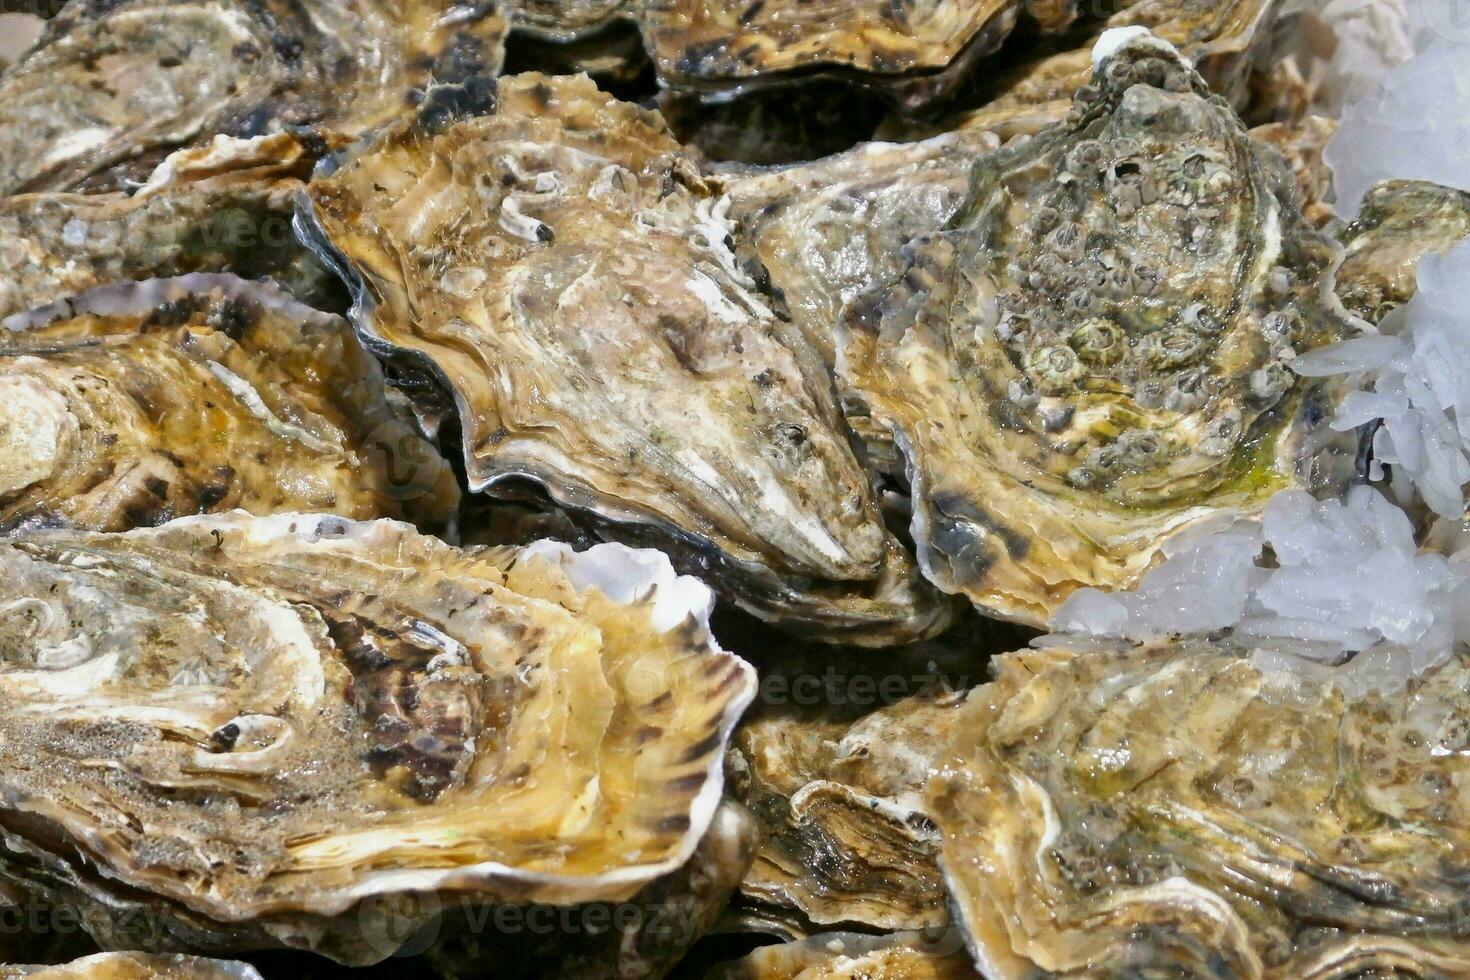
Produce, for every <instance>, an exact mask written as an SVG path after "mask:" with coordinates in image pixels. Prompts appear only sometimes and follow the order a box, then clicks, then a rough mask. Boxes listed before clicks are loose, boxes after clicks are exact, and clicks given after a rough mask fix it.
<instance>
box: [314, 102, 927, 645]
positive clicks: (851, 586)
mask: <svg viewBox="0 0 1470 980" xmlns="http://www.w3.org/2000/svg"><path fill="white" fill-rule="evenodd" d="M439 93H440V95H441V96H442V102H437V101H436V102H433V103H432V104H430V105H428V106H426V108H425V109H424V110H423V111H422V112H421V113H420V115H419V116H418V117H417V118H416V119H414V120H412V121H410V122H409V123H408V124H406V125H402V126H399V127H397V128H395V129H393V130H391V131H389V132H387V133H385V134H384V135H382V136H380V137H378V138H376V139H375V140H373V141H372V142H371V143H369V144H368V145H366V146H365V147H363V148H362V149H361V150H360V152H357V153H355V154H353V155H351V156H350V157H349V158H347V159H346V160H344V161H342V163H341V165H340V167H339V168H338V169H337V170H335V172H332V173H330V174H326V175H323V176H321V177H319V178H318V179H317V180H315V181H313V182H312V185H311V200H310V207H309V208H307V209H306V210H304V211H303V213H302V223H303V227H305V228H306V230H307V233H308V234H309V235H310V236H311V237H312V240H313V241H315V242H316V243H318V245H319V247H320V248H321V250H322V253H323V255H324V256H326V257H327V259H328V260H329V261H331V262H334V263H335V264H337V266H338V267H339V268H340V269H341V270H342V273H343V275H344V277H345V278H346V280H347V281H348V282H349V283H350V284H351V285H352V289H353V292H354V297H355V300H356V304H355V306H354V309H353V312H352V317H353V319H354V321H355V322H356V324H357V326H358V328H359V330H360V332H361V333H362V334H363V336H364V337H365V339H366V340H367V342H368V343H369V344H370V345H371V346H373V347H374V348H375V349H376V350H378V351H380V352H381V353H383V354H385V355H386V356H389V357H391V358H397V359H399V360H401V361H402V362H403V363H405V364H406V365H408V366H409V367H410V369H416V370H419V371H421V372H427V373H429V374H430V375H432V376H433V377H435V378H436V379H438V380H439V381H440V382H442V384H443V386H444V387H445V388H447V390H449V391H450V392H452V394H453V398H454V403H455V406H456V409H457V412H458V416H459V420H460V425H461V428H462V430H463V434H464V453H465V460H466V469H467V471H468V477H469V483H470V487H471V489H472V490H476V491H489V492H491V493H494V491H495V486H496V484H497V483H500V482H502V481H506V480H509V479H516V478H520V479H530V480H532V481H535V482H537V483H539V484H541V485H542V486H543V487H544V488H545V489H546V491H547V492H548V493H549V494H550V495H551V496H552V497H553V498H554V499H555V500H557V501H558V502H559V503H561V504H562V505H564V506H566V507H569V508H574V509H578V510H581V511H585V512H587V513H589V514H590V515H593V516H594V517H596V518H598V519H600V520H603V521H606V522H608V523H609V524H610V525H611V526H612V530H611V531H609V533H610V534H613V535H623V536H625V537H629V538H633V539H636V540H639V541H650V542H652V541H659V542H662V543H670V542H672V544H673V548H674V551H675V552H676V553H679V554H682V555H683V558H682V559H681V563H682V564H683V567H686V568H688V569H691V570H692V569H696V568H697V569H702V570H703V572H704V573H706V574H708V575H709V576H710V577H711V578H712V579H713V580H714V581H715V582H717V583H719V584H720V585H721V586H722V588H723V589H727V590H728V592H729V594H731V595H732V596H733V597H734V598H735V599H736V600H737V601H738V602H740V603H741V604H742V605H744V606H745V607H746V608H748V609H750V610H752V611H753V612H755V613H757V614H758V615H761V616H763V617H766V618H770V619H774V620H777V621H782V622H790V623H792V624H794V625H795V627H796V628H805V629H808V630H814V631H817V632H819V633H824V634H825V633H831V634H834V635H837V636H841V635H849V634H850V635H855V636H858V637H863V636H866V637H870V638H874V639H877V638H887V639H892V638H901V637H904V636H914V635H922V634H925V633H928V632H932V631H933V630H934V629H936V628H937V627H939V626H942V624H943V622H944V620H945V615H946V614H945V611H944V606H943V604H942V603H941V602H940V601H939V600H938V599H937V598H936V597H935V596H934V595H933V594H932V593H931V592H930V591H929V590H928V589H927V587H926V586H924V585H923V584H922V583H921V582H920V581H918V576H917V574H916V571H915V568H914V566H913V564H912V562H911V560H910V559H909V558H908V557H907V555H906V554H905V553H904V551H903V549H902V548H901V546H900V545H899V544H898V542H897V540H896V539H895V538H894V537H893V536H892V535H891V534H890V533H889V532H888V531H887V530H886V529H885V526H884V524H883V522H882V519H881V515H880V513H879V509H878V501H877V498H876V494H875V492H874V491H873V489H872V486H871V484H870V477H869V474H868V473H867V472H866V471H865V470H864V469H863V467H862V465H861V463H860V462H859V459H858V456H857V454H856V453H855V452H854V449H853V446H852V443H851V439H850V435H849V433H848V431H847V429H846V426H845V424H844V423H843V421H842V418H841V414H840V412H839V410H838V407H837V405H836V401H835V399H834V397H833V394H832V388H831V383H830V380H829V379H828V377H827V375H826V374H825V372H824V371H823V370H822V366H821V362H820V360H819V359H818V358H817V356H816V355H815V353H814V352H813V351H812V350H811V349H810V347H808V346H807V345H806V344H805V343H804V341H803V340H802V338H801V335H800V334H799V333H798V332H797V331H795V330H794V329H792V328H791V326H790V325H789V324H787V323H785V322H784V321H782V320H781V319H780V318H778V317H777V316H776V315H775V314H774V313H773V312H772V311H771V309H770V308H769V306H768V305H767V304H766V302H765V300H764V298H762V297H761V296H760V294H759V293H758V292H757V290H756V288H755V286H754V283H753V282H751V281H750V279H749V278H748V277H747V276H746V275H745V273H744V272H743V271H742V270H741V269H740V268H739V266H738V264H737V262H736V260H735V256H734V253H733V252H732V250H731V242H730V240H729V236H730V234H731V226H730V224H729V223H728V221H727V220H726V218H725V211H726V208H727V200H726V198H725V197H724V196H723V195H722V194H720V192H719V190H718V186H717V185H715V184H712V183H711V182H710V181H709V180H707V179H706V178H705V177H704V176H703V175H701V173H700V171H699V169H698V168H697V167H696V166H695V164H694V162H693V161H692V160H690V159H689V158H688V157H686V156H685V155H684V154H683V153H682V152H681V150H680V148H679V146H678V144H677V143H676V142H675V141H674V140H673V139H672V137H671V136H669V134H668V132H667V130H666V129H665V128H664V126H663V123H662V121H661V120H660V118H659V117H658V116H657V115H656V114H654V113H650V112H648V111H646V110H642V109H639V108H637V107H635V106H632V105H629V104H627V103H621V102H618V101H616V100H614V99H612V98H610V97H608V96H606V95H604V94H602V93H601V92H599V91H597V89H596V88H595V87H594V86H593V85H592V83H591V82H590V81H589V80H588V79H586V78H558V79H552V78H548V77H546V76H540V75H534V74H532V75H520V76H515V77H511V78H506V79H502V80H501V81H500V84H499V86H498V91H494V90H491V89H488V88H485V89H470V88H464V89H458V90H439ZM466 108H472V109H474V110H475V111H477V112H481V113H484V114H480V115H464V111H465V110H466Z"/></svg>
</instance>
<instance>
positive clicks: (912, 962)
mask: <svg viewBox="0 0 1470 980" xmlns="http://www.w3.org/2000/svg"><path fill="white" fill-rule="evenodd" d="M957 947H958V944H955V943H950V942H933V941H931V940H930V939H929V938H928V937H926V936H925V935H924V934H922V933H902V932H900V933H894V934H892V935H889V936H865V935H861V934H859V933H851V932H848V933H842V932H835V933H824V934H822V935H817V936H812V937H811V938H810V939H806V940H802V941H800V942H794V943H786V944H784V945H780V946H765V947H762V948H761V949H758V950H756V951H755V952H753V953H751V954H750V955H749V956H746V957H744V958H743V959H740V960H737V961H736V962H734V963H729V964H725V965H722V966H719V967H716V968H715V969H714V970H713V971H712V972H711V973H709V974H708V976H709V977H710V980H980V975H979V974H978V973H976V972H975V970H974V968H973V967H972V966H971V965H970V959H969V957H968V956H966V955H965V952H964V950H963V948H957Z"/></svg>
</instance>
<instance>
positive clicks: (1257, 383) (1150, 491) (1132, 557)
mask: <svg viewBox="0 0 1470 980" xmlns="http://www.w3.org/2000/svg"><path fill="white" fill-rule="evenodd" d="M1290 179H1291V178H1290V176H1289V175H1287V174H1286V173H1285V172H1284V168H1283V167H1281V166H1280V158H1279V157H1276V156H1275V155H1274V154H1263V153H1262V152H1260V150H1259V149H1258V148H1257V147H1256V146H1255V145H1254V144H1253V143H1252V142H1251V141H1250V139H1249V138H1248V136H1247V135H1246V132H1245V129H1244V127H1243V126H1242V124H1241V123H1240V121H1239V119H1237V118H1236V117H1235V115H1234V114H1233V113H1232V112H1231V111H1230V109H1229V107H1228V106H1227V105H1226V104H1225V103H1224V101H1223V100H1222V99H1220V98H1218V97H1211V96H1210V95H1209V94H1208V92H1207V90H1206V89H1205V86H1204V83H1203V81H1202V80H1201V79H1200V77H1199V76H1198V75H1197V74H1196V73H1194V72H1193V71H1192V70H1190V69H1189V68H1188V67H1187V66H1186V65H1185V64H1183V63H1182V62H1181V61H1180V60H1179V58H1178V56H1177V54H1175V53H1174V52H1173V50H1172V49H1171V48H1169V47H1168V46H1167V45H1164V44H1162V43H1161V42H1158V41H1156V40H1154V39H1149V38H1142V39H1135V40H1133V41H1131V42H1130V43H1127V44H1125V45H1124V46H1123V47H1122V48H1121V49H1120V50H1119V51H1118V52H1117V53H1116V54H1114V55H1113V56H1112V57H1109V58H1107V59H1105V60H1104V61H1103V63H1102V65H1101V67H1100V69H1099V71H1098V73H1097V75H1096V78H1095V84H1094V86H1092V87H1090V88H1089V89H1084V90H1083V91H1082V92H1081V93H1079V95H1078V97H1077V100H1076V103H1075V105H1074V108H1073V110H1072V111H1071V114H1070V115H1069V116H1068V119H1067V121H1066V122H1065V123H1062V124H1058V125H1057V126H1055V127H1051V128H1049V129H1047V130H1045V131H1043V132H1042V133H1040V134H1038V135H1037V136H1035V137H1033V138H1032V139H1030V140H1028V141H1026V142H1025V143H1023V144H1020V145H1017V146H1011V147H1007V148H1005V149H1002V150H999V151H997V152H995V153H993V154H990V155H989V156H987V157H985V158H983V159H982V160H981V161H980V162H979V163H977V165H976V172H975V181H974V185H973V188H972V191H971V195H970V198H969V199H968V201H967V202H966V204H965V205H964V206H963V208H962V209H961V210H960V212H959V213H958V214H957V215H956V217H955V218H954V220H953V221H952V222H951V227H950V229H949V230H947V231H945V232H942V233H940V234H937V235H934V236H931V237H929V238H928V239H926V240H921V241H919V242H916V243H912V244H911V245H910V246H909V249H910V250H911V253H912V254H911V258H910V260H909V264H908V267H907V270H906V271H905V272H904V274H903V275H902V277H901V278H900V279H899V280H898V281H897V282H895V283H894V284H893V286H892V287H890V288H889V289H887V290H885V291H881V292H880V294H879V295H877V296H875V297H873V299H872V301H867V300H860V301H857V302H854V303H852V304H850V306H849V315H848V316H847V317H845V318H844V320H843V323H842V324H841V325H840V328H839V334H840V341H841V352H840V354H839V358H838V369H839V372H840V373H841V375H842V377H843V380H844V383H845V384H846V385H847V386H848V387H849V388H851V389H853V390H856V391H857V392H858V393H859V394H860V395H861V397H862V399H863V401H864V402H866V403H867V405H868V406H869V407H870V408H871V410H872V412H873V415H874V418H875V419H876V420H878V421H879V422H883V423H887V424H890V425H891V426H892V427H893V430H894V433H895V435H896V437H897V439H898V442H899V446H900V448H901V449H902V451H903V453H904V455H905V457H906V460H907V466H908V470H909V477H910V481H911V483H912V487H913V505H914V516H913V536H914V541H915V546H916V549H917V553H918V557H919V562H920V565H921V566H922V567H923V569H924V572H925V574H926V575H927V576H928V577H929V578H930V580H931V581H933V582H934V583H935V584H936V585H938V586H939V587H940V588H942V589H944V590H946V591H951V592H957V593H961V594H964V595H966V596H968V597H969V598H970V599H971V600H972V601H973V602H974V603H975V604H976V605H977V607H979V608H980V609H981V610H982V611H985V612H988V613H990V614H992V615H995V616H998V617H1001V618H1009V619H1015V620H1018V621H1021V622H1027V623H1033V624H1043V623H1045V622H1046V621H1047V618H1048V617H1049V615H1050V613H1051V611H1052V610H1053V609H1054V608H1055V607H1056V605H1057V604H1058V603H1060V602H1061V601H1062V600H1063V599H1065V597H1066V596H1067V595H1068V594H1070V593H1071V592H1072V591H1074V590H1075V589H1076V588H1078V587H1080V586H1083V585H1094V586H1101V587H1121V586H1125V585H1126V584H1128V583H1130V582H1132V581H1134V580H1136V578H1137V577H1138V576H1139V575H1140V574H1141V573H1142V572H1143V571H1144V570H1145V569H1146V568H1147V567H1148V566H1149V564H1150V563H1151V562H1152V561H1153V560H1154V558H1155V556H1156V555H1157V554H1158V553H1159V550H1160V548H1161V547H1162V546H1163V544H1164V542H1165V541H1167V540H1168V538H1169V537H1170V536H1171V535H1173V534H1175V533H1177V532H1178V531H1180V530H1182V529H1184V528H1187V527H1190V526H1191V525H1194V524H1196V523H1198V522H1199V521H1201V520H1203V519H1205V518H1208V517H1211V516H1213V515H1219V514H1241V513H1251V512H1255V511H1257V510H1258V509H1259V508H1260V507H1261V506H1262V505H1263V504H1264V502H1265V499H1266V498H1267V497H1268V496H1269V495H1270V494H1271V493H1272V492H1274V491H1275V490H1277V489H1279V488H1281V487H1284V486H1288V485H1292V484H1297V483H1300V482H1303V481H1304V480H1306V479H1307V478H1308V477H1309V476H1310V472H1309V470H1308V469H1307V466H1306V461H1304V460H1303V459H1302V456H1303V455H1304V453H1303V439H1304V437H1305V435H1306V434H1307V433H1308V432H1310V431H1312V430H1313V429H1314V427H1315V426H1317V424H1318V423H1320V422H1322V421H1323V418H1324V417H1325V415H1326V414H1327V413H1326V412H1324V411H1323V409H1322V406H1320V405H1319V404H1318V399H1319V398H1320V394H1319V393H1320V390H1321V389H1319V388H1318V387H1316V386H1315V385H1309V384H1307V383H1305V382H1299V381H1298V380H1297V379H1296V378H1295V376H1294V375H1293V374H1292V372H1291V370H1290V368H1289V361H1290V359H1291V358H1292V357H1294V356H1295V355H1296V353H1297V352H1298V351H1300V350H1306V349H1308V348H1311V347H1314V346H1317V345H1319V344H1323V343H1326V342H1328V341H1331V340H1334V339H1337V338H1338V337H1339V336H1341V335H1343V333H1344V332H1345V329H1346V324H1345V321H1344V319H1343V318H1341V317H1340V316H1339V315H1336V314H1334V313H1332V311H1331V310H1330V309H1329V308H1327V307H1326V306H1325V305H1324V304H1322V303H1321V302H1320V297H1319V293H1320V288H1321V287H1320V286H1319V284H1318V280H1319V277H1320V275H1321V273H1322V272H1323V271H1324V270H1325V269H1327V268H1328V267H1330V264H1331V262H1332V260H1333V247H1332V246H1331V244H1330V243H1329V242H1328V241H1327V240H1326V239H1324V238H1322V237H1320V236H1318V235H1317V234H1316V233H1315V232H1313V231H1312V229H1311V228H1310V227H1309V226H1307V225H1306V223H1305V222H1304V221H1303V220H1302V218H1301V215H1300V213H1299V212H1298V211H1297V210H1296V209H1295V206H1294V203H1293V197H1294V195H1293V193H1292V190H1291V188H1290ZM1323 428H1324V429H1325V426H1324V427H1323Z"/></svg>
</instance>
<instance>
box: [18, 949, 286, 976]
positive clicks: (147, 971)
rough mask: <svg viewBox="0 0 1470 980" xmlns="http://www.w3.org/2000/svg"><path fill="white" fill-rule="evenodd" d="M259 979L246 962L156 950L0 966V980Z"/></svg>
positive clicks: (254, 970) (258, 974)
mask: <svg viewBox="0 0 1470 980" xmlns="http://www.w3.org/2000/svg"><path fill="white" fill-rule="evenodd" d="M21 977H28V978H30V980H261V978H260V972H259V971H258V970H256V969H255V967H253V966H251V965H250V964H248V963H237V962H234V961H230V960H210V959H205V958H204V957H202V956H183V955H173V956H168V955H163V954H156V953H94V954H93V955H91V956H84V957H82V958H81V959H79V960H72V961H71V962H70V963H64V964H61V965H59V966H28V965H18V964H9V965H0V980H20V978H21Z"/></svg>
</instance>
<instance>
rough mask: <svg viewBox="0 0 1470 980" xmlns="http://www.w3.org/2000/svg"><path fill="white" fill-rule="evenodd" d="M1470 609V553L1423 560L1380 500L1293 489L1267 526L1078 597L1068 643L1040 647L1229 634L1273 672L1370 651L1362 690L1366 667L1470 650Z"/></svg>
mask: <svg viewBox="0 0 1470 980" xmlns="http://www.w3.org/2000/svg"><path fill="white" fill-rule="evenodd" d="M1466 599H1470V553H1467V554H1465V555H1460V556H1457V557H1456V558H1454V559H1451V560H1448V561H1447V560H1446V559H1445V558H1444V557H1443V556H1441V555H1438V554H1433V553H1421V552H1420V551H1419V549H1418V546H1417V545H1416V543H1415V541H1414V529H1413V526H1412V525H1411V523H1410V521H1409V519H1408V517H1407V516H1406V515H1405V514H1404V512H1403V511H1402V510H1400V509H1399V508H1398V507H1397V506H1395V505H1394V504H1393V503H1391V502H1390V501H1388V500H1387V499H1385V498H1384V497H1383V495H1382V494H1380V493H1379V492H1378V491H1377V490H1374V489H1373V488H1371V487H1356V488H1354V489H1353V490H1352V491H1351V492H1349V493H1348V495H1347V497H1346V499H1345V500H1344V501H1342V502H1338V501H1325V502H1319V501H1317V500H1314V499H1313V498H1312V497H1311V496H1310V495H1309V494H1307V493H1305V492H1303V491H1299V490H1290V491H1286V492H1283V493H1279V494H1277V495H1276V496H1275V497H1273V498H1272V499H1271V502H1270V503H1269V504H1267V506H1266V511H1265V514H1264V515H1263V516H1262V518H1261V519H1260V521H1258V522H1239V523H1237V524H1235V525H1233V526H1230V527H1227V528H1224V529H1217V530H1214V531H1213V532H1211V533H1201V534H1197V535H1194V536H1192V537H1191V538H1189V539H1187V540H1185V541H1184V543H1183V545H1182V546H1179V547H1175V548H1173V549H1171V553H1170V554H1169V556H1168V557H1167V558H1166V559H1165V560H1164V561H1163V562H1162V563H1161V564H1160V565H1158V566H1157V567H1156V568H1154V569H1153V570H1152V571H1150V572H1149V573H1148V574H1147V575H1145V576H1144V578H1143V581H1142V582H1140V583H1139V585H1138V587H1137V588H1135V589H1132V590H1129V591H1124V592H1113V593H1103V592H1099V591H1098V590H1096V589H1082V590H1080V591H1078V592H1077V593H1075V594H1074V595H1073V596H1072V597H1070V598H1069V599H1068V600H1067V601H1066V602H1065V603H1063V604H1062V607H1061V608H1060V609H1059V610H1058V611H1057V614H1056V616H1055V618H1054V620H1053V622H1054V628H1055V629H1056V630H1057V633H1058V634H1059V635H1057V636H1053V637H1047V638H1045V639H1044V640H1041V641H1038V642H1040V643H1050V642H1058V641H1060V642H1065V641H1066V639H1067V637H1066V636H1064V635H1060V634H1081V635H1084V636H1096V637H1113V638H1117V639H1125V640H1133V641H1140V642H1142V641H1148V640H1156V639H1160V638H1163V637H1167V636H1170V635H1174V634H1185V635H1190V634H1194V635H1203V634H1220V635H1224V636H1225V637H1226V638H1227V639H1228V640H1229V641H1230V642H1233V643H1234V644H1236V645H1237V646H1244V647H1246V648H1247V649H1251V650H1254V651H1257V652H1259V653H1262V654H1263V655H1264V654H1269V656H1264V657H1263V661H1262V662H1268V663H1272V664H1289V663H1291V662H1293V661H1316V662H1324V663H1328V664H1337V663H1339V662H1340V661H1343V660H1350V661H1351V660H1356V659H1357V657H1356V656H1354V655H1363V654H1365V653H1366V652H1371V653H1372V656H1371V657H1368V658H1367V659H1366V660H1365V661H1364V663H1363V664H1358V665H1357V666H1355V667H1354V669H1353V672H1352V677H1353V678H1354V680H1353V684H1354V685H1356V686H1358V687H1362V686H1363V685H1365V684H1368V683H1369V681H1368V679H1369V678H1371V677H1373V676H1376V675H1375V674H1374V673H1373V671H1372V670H1370V669H1369V667H1368V666H1367V665H1372V664H1377V665H1380V666H1382V665H1389V666H1391V667H1392V669H1394V670H1405V669H1423V668H1425V667H1427V666H1429V665H1430V664H1432V663H1438V662H1439V661H1441V660H1442V659H1443V658H1444V657H1445V656H1448V654H1449V651H1450V649H1451V647H1452V645H1453V644H1454V642H1455V641H1456V639H1457V637H1458V638H1459V639H1461V640H1465V639H1470V635H1467V634H1466V632H1465V626H1466V625H1470V624H1467V623H1463V622H1460V621H1459V620H1458V619H1457V615H1458V613H1457V608H1458V607H1459V606H1462V605H1463V604H1464V603H1465V601H1466ZM1460 618H1464V617H1460ZM1385 651H1398V652H1397V653H1395V654H1393V655H1392V656H1389V655H1387V654H1386V652H1385ZM1385 669H1387V668H1385ZM1385 682H1386V681H1385ZM1380 686H1381V685H1380Z"/></svg>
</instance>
